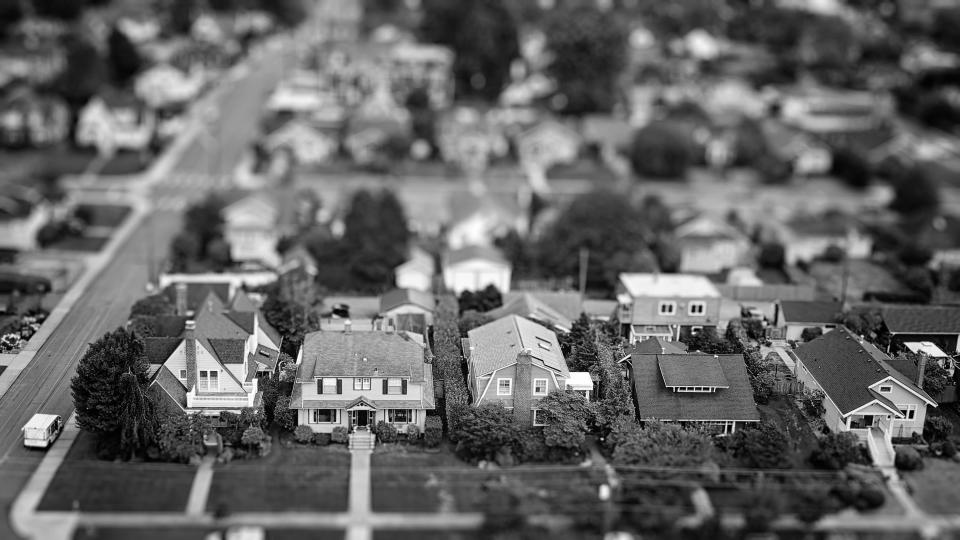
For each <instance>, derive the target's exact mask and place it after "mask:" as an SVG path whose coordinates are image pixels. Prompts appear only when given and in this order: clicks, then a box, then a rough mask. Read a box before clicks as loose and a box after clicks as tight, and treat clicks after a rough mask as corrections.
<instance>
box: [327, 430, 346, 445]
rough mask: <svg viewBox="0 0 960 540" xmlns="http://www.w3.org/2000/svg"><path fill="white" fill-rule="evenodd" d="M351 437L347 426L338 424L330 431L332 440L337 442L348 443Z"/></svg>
mask: <svg viewBox="0 0 960 540" xmlns="http://www.w3.org/2000/svg"><path fill="white" fill-rule="evenodd" d="M348 439H349V436H348V432H347V428H345V427H343V426H337V427H335V428H333V432H332V433H330V442H333V443H336V444H347V440H348Z"/></svg>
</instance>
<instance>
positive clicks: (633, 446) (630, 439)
mask: <svg viewBox="0 0 960 540" xmlns="http://www.w3.org/2000/svg"><path fill="white" fill-rule="evenodd" d="M712 457H713V443H711V442H710V439H709V438H707V436H706V435H704V434H702V433H700V432H699V431H696V430H693V429H687V428H682V427H680V426H678V425H676V424H661V423H659V422H648V423H647V425H646V427H645V428H643V429H641V430H636V431H633V430H631V431H629V432H627V433H624V434H622V435H621V439H620V440H618V441H617V445H616V449H615V450H614V452H613V462H614V463H615V464H617V465H646V466H654V467H684V468H690V467H698V466H700V465H703V464H704V463H707V462H709V461H711V460H712Z"/></svg>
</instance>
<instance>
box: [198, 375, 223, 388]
mask: <svg viewBox="0 0 960 540" xmlns="http://www.w3.org/2000/svg"><path fill="white" fill-rule="evenodd" d="M219 378H220V373H219V372H217V371H212V370H211V371H206V370H202V371H200V384H199V389H200V390H201V391H205V392H215V391H217V390H219V389H220V381H219Z"/></svg>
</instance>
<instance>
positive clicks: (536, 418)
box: [532, 409, 547, 426]
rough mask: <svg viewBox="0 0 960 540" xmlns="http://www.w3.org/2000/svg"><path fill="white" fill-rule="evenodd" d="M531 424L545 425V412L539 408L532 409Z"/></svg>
mask: <svg viewBox="0 0 960 540" xmlns="http://www.w3.org/2000/svg"><path fill="white" fill-rule="evenodd" d="M532 412H533V425H535V426H545V425H547V418H546V416H547V415H546V414H544V412H543V411H541V410H540V409H534V410H533V411H532Z"/></svg>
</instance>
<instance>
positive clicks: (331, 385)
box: [323, 377, 337, 394]
mask: <svg viewBox="0 0 960 540" xmlns="http://www.w3.org/2000/svg"><path fill="white" fill-rule="evenodd" d="M323 393H324V394H336V393H337V379H335V378H333V377H324V378H323Z"/></svg>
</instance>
